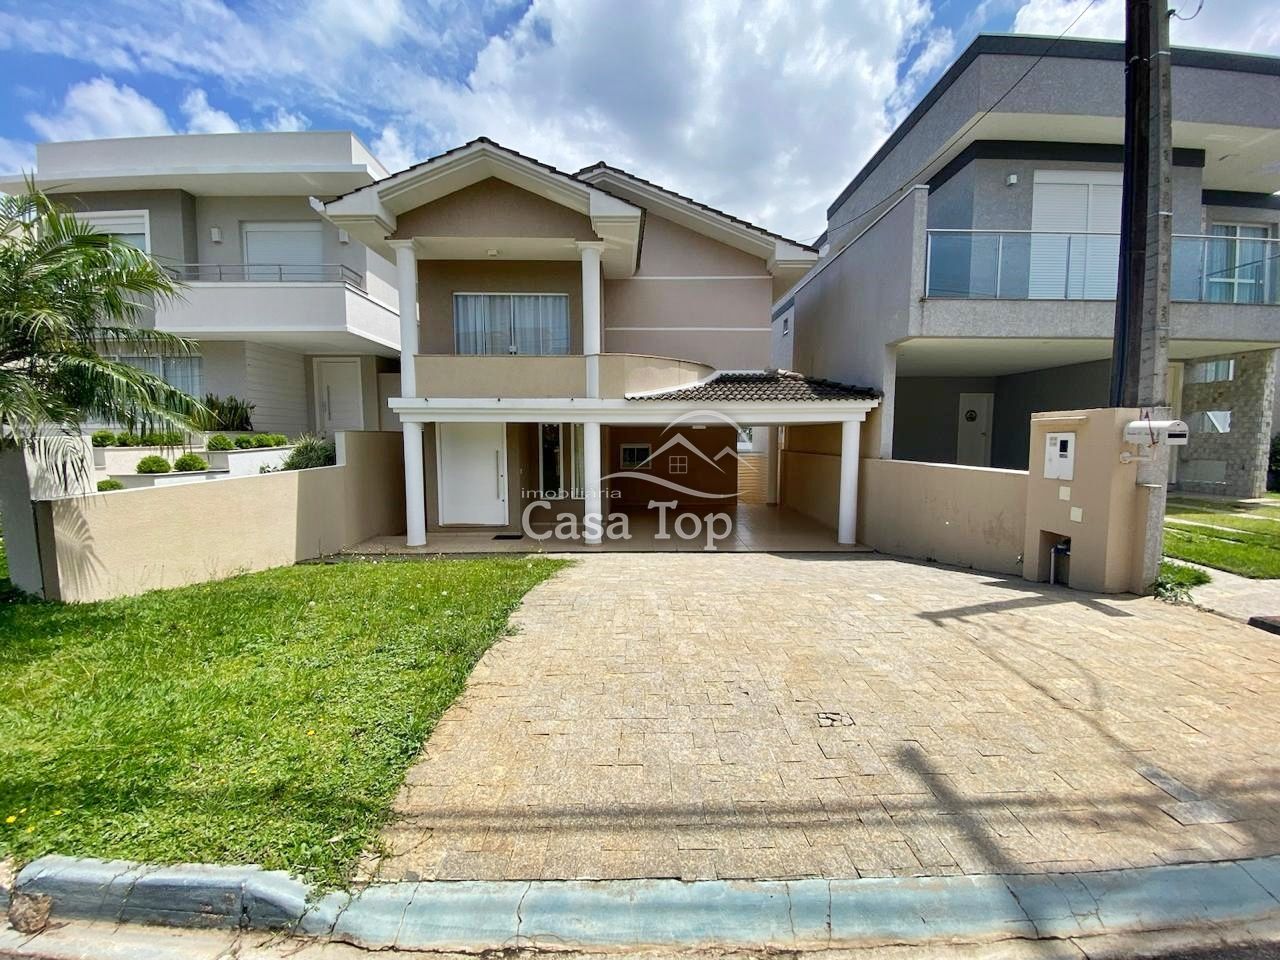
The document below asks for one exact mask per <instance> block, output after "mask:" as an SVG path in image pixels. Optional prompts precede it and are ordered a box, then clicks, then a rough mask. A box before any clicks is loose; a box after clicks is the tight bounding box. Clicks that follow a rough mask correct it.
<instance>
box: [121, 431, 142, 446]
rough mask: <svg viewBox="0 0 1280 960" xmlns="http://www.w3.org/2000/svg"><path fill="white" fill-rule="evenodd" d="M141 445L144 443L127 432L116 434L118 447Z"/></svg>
mask: <svg viewBox="0 0 1280 960" xmlns="http://www.w3.org/2000/svg"><path fill="white" fill-rule="evenodd" d="M141 445H142V441H141V440H140V439H139V438H138V437H135V436H134V435H133V434H132V433H129V432H128V431H127V430H121V431H120V432H119V433H117V434H116V446H117V447H137V446H141Z"/></svg>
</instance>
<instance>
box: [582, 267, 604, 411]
mask: <svg viewBox="0 0 1280 960" xmlns="http://www.w3.org/2000/svg"><path fill="white" fill-rule="evenodd" d="M603 247H604V244H603V243H597V242H584V243H579V244H578V252H579V253H580V254H581V255H582V353H583V356H585V357H586V358H587V396H588V397H598V396H600V312H601V311H600V250H601V249H602V248H603Z"/></svg>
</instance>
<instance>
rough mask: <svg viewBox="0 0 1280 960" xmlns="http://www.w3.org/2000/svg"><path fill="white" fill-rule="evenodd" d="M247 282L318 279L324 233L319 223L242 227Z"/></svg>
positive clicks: (250, 225) (284, 223)
mask: <svg viewBox="0 0 1280 960" xmlns="http://www.w3.org/2000/svg"><path fill="white" fill-rule="evenodd" d="M240 237H241V245H242V248H243V251H244V275H245V279H246V280H319V279H322V278H323V273H324V234H323V233H321V226H320V221H319V220H298V221H265V222H262V223H242V224H240Z"/></svg>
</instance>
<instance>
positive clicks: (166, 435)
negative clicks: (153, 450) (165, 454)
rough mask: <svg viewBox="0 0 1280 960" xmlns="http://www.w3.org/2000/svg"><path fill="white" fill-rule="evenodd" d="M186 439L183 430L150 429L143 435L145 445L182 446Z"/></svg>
mask: <svg viewBox="0 0 1280 960" xmlns="http://www.w3.org/2000/svg"><path fill="white" fill-rule="evenodd" d="M186 440H187V435H186V434H185V433H183V432H182V431H181V430H148V431H147V432H146V433H144V434H143V435H142V445H143V446H144V447H180V446H182V444H184V443H186Z"/></svg>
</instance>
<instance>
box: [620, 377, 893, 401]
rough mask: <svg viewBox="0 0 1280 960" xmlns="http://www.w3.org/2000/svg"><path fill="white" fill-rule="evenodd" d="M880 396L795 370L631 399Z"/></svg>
mask: <svg viewBox="0 0 1280 960" xmlns="http://www.w3.org/2000/svg"><path fill="white" fill-rule="evenodd" d="M879 396H880V392H879V391H878V390H872V389H870V388H868V387H854V386H850V385H848V384H845V383H836V382H835V381H834V380H819V379H817V378H815V377H806V376H804V375H802V374H799V373H795V372H793V371H791V370H761V371H759V372H756V371H751V372H748V373H720V374H717V375H716V376H714V377H712V378H711V379H710V380H707V381H705V382H703V383H699V384H695V385H694V386H690V387H681V388H679V389H676V390H668V391H666V392H664V393H652V394H646V395H644V396H636V397H628V398H627V399H628V400H632V401H635V402H638V403H643V402H648V401H655V400H657V401H678V402H685V403H741V402H744V401H748V402H751V401H754V402H760V403H779V402H782V403H812V402H814V401H823V400H875V399H878V398H879Z"/></svg>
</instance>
